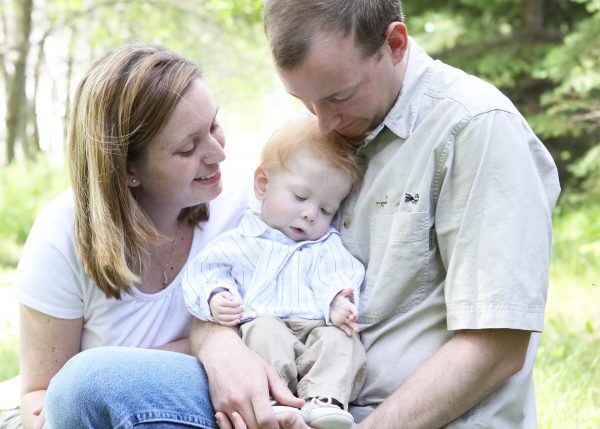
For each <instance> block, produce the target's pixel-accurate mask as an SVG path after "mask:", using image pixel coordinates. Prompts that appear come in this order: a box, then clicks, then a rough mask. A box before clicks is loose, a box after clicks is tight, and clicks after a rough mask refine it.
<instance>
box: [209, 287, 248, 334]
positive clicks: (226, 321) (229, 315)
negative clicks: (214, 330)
mask: <svg viewBox="0 0 600 429" xmlns="http://www.w3.org/2000/svg"><path fill="white" fill-rule="evenodd" d="M208 305H209V306H210V313H211V314H212V317H213V319H214V320H215V322H217V323H218V324H220V325H223V326H237V325H239V324H240V319H241V318H242V314H244V310H243V308H242V305H241V304H240V303H239V302H237V301H235V300H234V298H233V295H232V294H231V292H229V291H223V292H219V293H217V294H215V295H213V296H212V297H211V298H210V301H209V303H208Z"/></svg>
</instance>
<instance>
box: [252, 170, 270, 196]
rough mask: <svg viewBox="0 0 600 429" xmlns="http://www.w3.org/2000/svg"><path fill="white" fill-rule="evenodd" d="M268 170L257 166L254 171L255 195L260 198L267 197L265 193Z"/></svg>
mask: <svg viewBox="0 0 600 429" xmlns="http://www.w3.org/2000/svg"><path fill="white" fill-rule="evenodd" d="M267 184H268V179H267V172H266V171H265V170H263V169H262V168H260V167H259V168H257V169H256V170H255V171H254V195H256V198H257V199H259V200H262V199H264V198H265V194H266V193H267Z"/></svg>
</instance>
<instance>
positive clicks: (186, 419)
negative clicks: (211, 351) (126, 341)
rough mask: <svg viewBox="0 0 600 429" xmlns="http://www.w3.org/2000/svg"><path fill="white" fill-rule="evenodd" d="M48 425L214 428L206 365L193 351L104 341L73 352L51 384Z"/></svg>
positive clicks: (73, 428) (83, 428) (62, 427)
mask: <svg viewBox="0 0 600 429" xmlns="http://www.w3.org/2000/svg"><path fill="white" fill-rule="evenodd" d="M44 410H45V413H46V421H47V422H48V427H50V428H56V429H66V428H69V429H78V428H81V429H89V428H119V429H128V428H133V427H135V428H151V429H163V428H180V429H181V428H204V429H215V428H217V424H216V422H215V419H214V415H215V412H214V409H213V407H212V404H211V402H210V395H209V391H208V379H207V377H206V373H205V372H204V368H203V367H202V365H201V364H200V363H199V362H198V360H197V359H196V358H194V357H192V356H187V355H183V354H180V353H174V352H166V351H160V350H147V349H136V348H126V347H100V348H95V349H90V350H87V351H84V352H81V353H79V354H77V355H75V356H74V357H73V358H71V359H70V360H69V361H68V362H67V363H66V365H65V366H64V367H63V368H62V369H61V370H60V371H59V372H58V374H56V375H55V376H54V378H53V379H52V381H51V382H50V386H49V387H48V392H47V394H46V400H45V406H44Z"/></svg>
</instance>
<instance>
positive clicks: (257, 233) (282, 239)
mask: <svg viewBox="0 0 600 429" xmlns="http://www.w3.org/2000/svg"><path fill="white" fill-rule="evenodd" d="M238 230H239V231H240V233H241V234H242V235H245V236H248V237H262V238H266V239H269V240H273V241H277V242H279V243H284V244H301V243H302V244H303V243H317V242H320V241H324V240H326V239H327V237H329V236H330V235H331V234H338V232H337V230H336V229H335V228H333V227H331V226H330V227H329V231H327V233H326V234H325V235H324V236H323V237H321V238H319V239H318V240H314V241H301V242H297V241H294V240H292V239H291V238H289V237H288V236H287V235H285V234H284V233H283V232H281V231H279V230H277V229H275V228H271V227H270V226H269V225H267V224H266V223H264V222H263V221H262V219H261V218H260V214H259V213H256V212H254V211H252V210H247V211H246V213H245V214H244V217H242V220H241V221H240V224H239V226H238Z"/></svg>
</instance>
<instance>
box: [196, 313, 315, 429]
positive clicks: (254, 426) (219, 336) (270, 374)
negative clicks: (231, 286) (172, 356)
mask: <svg viewBox="0 0 600 429" xmlns="http://www.w3.org/2000/svg"><path fill="white" fill-rule="evenodd" d="M190 342H191V347H192V352H193V353H194V355H195V356H197V357H198V359H199V360H200V362H201V363H202V364H203V365H204V369H205V370H206V373H207V375H208V381H209V390H210V395H211V399H212V403H213V407H214V409H215V411H216V412H217V413H219V412H221V413H223V414H224V415H225V416H227V417H229V418H231V416H232V415H233V413H234V412H237V413H238V414H239V415H241V417H242V418H243V420H244V422H245V423H246V426H247V427H248V429H259V428H261V429H278V428H279V425H278V424H277V421H276V420H275V416H274V414H273V409H272V407H271V403H270V400H269V396H272V397H273V398H274V399H276V400H277V401H278V402H279V403H280V404H282V405H288V406H291V407H298V408H299V407H301V406H302V405H303V404H304V401H303V400H301V399H298V398H296V397H295V396H294V395H292V393H291V392H290V391H289V389H288V388H287V387H286V386H285V385H284V383H283V381H282V380H281V378H280V377H279V375H278V374H277V373H276V372H275V370H274V369H273V368H272V367H271V366H270V365H268V364H267V363H265V361H263V360H262V359H261V358H260V357H259V356H258V355H257V354H256V353H254V352H253V351H252V350H250V349H249V348H248V347H246V345H245V344H244V343H243V342H242V340H241V338H240V337H239V335H238V333H237V330H235V329H232V328H229V327H226V326H221V325H217V324H215V323H212V322H205V321H201V320H198V319H194V320H193V322H192V327H191V332H190ZM269 392H270V394H269Z"/></svg>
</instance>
